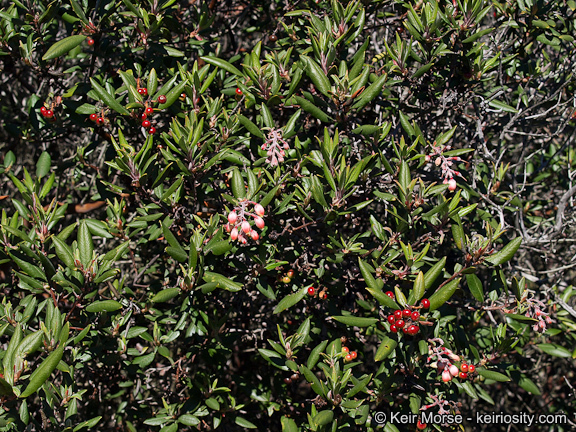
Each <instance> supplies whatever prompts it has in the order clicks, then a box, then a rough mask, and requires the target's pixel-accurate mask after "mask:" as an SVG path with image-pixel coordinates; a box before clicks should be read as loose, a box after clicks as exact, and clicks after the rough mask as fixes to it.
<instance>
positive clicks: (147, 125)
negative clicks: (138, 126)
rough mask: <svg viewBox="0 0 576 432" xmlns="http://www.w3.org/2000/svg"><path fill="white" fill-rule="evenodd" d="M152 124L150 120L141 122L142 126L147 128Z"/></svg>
mask: <svg viewBox="0 0 576 432" xmlns="http://www.w3.org/2000/svg"><path fill="white" fill-rule="evenodd" d="M151 125H152V123H150V120H144V121H143V122H142V127H144V128H149V127H150V126H151Z"/></svg>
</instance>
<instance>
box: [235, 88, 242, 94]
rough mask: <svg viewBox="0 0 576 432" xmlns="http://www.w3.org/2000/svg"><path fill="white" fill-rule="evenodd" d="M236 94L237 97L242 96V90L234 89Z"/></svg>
mask: <svg viewBox="0 0 576 432" xmlns="http://www.w3.org/2000/svg"><path fill="white" fill-rule="evenodd" d="M236 94H237V95H238V96H242V90H240V89H239V88H236Z"/></svg>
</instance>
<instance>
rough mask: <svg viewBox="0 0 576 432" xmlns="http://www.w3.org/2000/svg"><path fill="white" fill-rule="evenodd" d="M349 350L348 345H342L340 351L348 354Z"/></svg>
mask: <svg viewBox="0 0 576 432" xmlns="http://www.w3.org/2000/svg"><path fill="white" fill-rule="evenodd" d="M349 351H350V350H349V349H348V347H342V352H343V353H346V354H348V352H349Z"/></svg>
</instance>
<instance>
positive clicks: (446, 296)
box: [428, 278, 461, 311]
mask: <svg viewBox="0 0 576 432" xmlns="http://www.w3.org/2000/svg"><path fill="white" fill-rule="evenodd" d="M460 279H461V278H457V279H454V280H452V281H450V282H448V283H447V284H446V285H444V286H443V287H441V288H439V289H438V290H437V291H436V292H435V293H434V294H432V295H431V296H430V298H429V299H428V300H430V310H431V311H433V310H436V309H438V308H439V307H440V306H442V305H443V304H444V303H446V302H447V301H448V300H450V297H452V295H453V294H454V292H455V291H456V290H457V289H458V284H459V283H460Z"/></svg>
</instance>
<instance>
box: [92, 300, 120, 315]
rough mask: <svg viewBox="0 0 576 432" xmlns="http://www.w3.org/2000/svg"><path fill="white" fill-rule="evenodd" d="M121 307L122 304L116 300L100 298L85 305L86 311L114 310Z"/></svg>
mask: <svg viewBox="0 0 576 432" xmlns="http://www.w3.org/2000/svg"><path fill="white" fill-rule="evenodd" d="M120 308H122V304H121V303H119V302H117V301H116V300H101V301H95V302H94V303H91V304H89V305H88V306H86V310H87V311H88V312H93V313H94V312H114V311H116V310H118V309H120Z"/></svg>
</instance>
